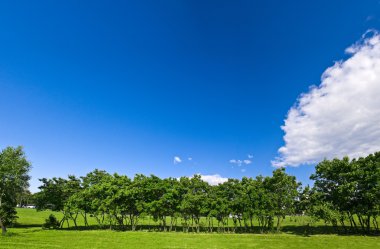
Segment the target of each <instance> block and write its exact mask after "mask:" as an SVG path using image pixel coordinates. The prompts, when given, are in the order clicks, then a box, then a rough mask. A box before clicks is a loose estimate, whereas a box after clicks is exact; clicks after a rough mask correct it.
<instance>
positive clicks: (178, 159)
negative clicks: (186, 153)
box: [173, 156, 182, 164]
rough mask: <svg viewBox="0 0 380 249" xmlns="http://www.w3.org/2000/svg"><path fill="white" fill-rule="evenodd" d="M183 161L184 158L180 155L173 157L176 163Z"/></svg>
mask: <svg viewBox="0 0 380 249" xmlns="http://www.w3.org/2000/svg"><path fill="white" fill-rule="evenodd" d="M181 162H182V160H181V158H180V157H179V156H175V157H174V159H173V163H174V164H178V163H181Z"/></svg>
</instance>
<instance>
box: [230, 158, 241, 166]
mask: <svg viewBox="0 0 380 249" xmlns="http://www.w3.org/2000/svg"><path fill="white" fill-rule="evenodd" d="M230 163H232V164H236V165H237V166H239V167H240V166H241V165H242V164H243V161H242V160H236V159H231V160H230Z"/></svg>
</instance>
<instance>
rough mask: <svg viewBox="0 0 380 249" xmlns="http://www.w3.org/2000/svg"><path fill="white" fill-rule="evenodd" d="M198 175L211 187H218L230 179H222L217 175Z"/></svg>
mask: <svg viewBox="0 0 380 249" xmlns="http://www.w3.org/2000/svg"><path fill="white" fill-rule="evenodd" d="M198 175H200V176H201V179H202V180H203V181H205V182H208V183H209V184H210V185H218V184H221V183H223V182H226V181H228V178H225V177H221V176H220V175H219V174H215V175H202V174H198Z"/></svg>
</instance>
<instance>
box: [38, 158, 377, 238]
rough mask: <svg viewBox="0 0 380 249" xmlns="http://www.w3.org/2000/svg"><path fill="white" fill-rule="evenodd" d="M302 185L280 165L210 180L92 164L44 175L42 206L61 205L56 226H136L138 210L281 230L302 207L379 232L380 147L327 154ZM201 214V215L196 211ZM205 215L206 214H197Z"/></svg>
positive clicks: (203, 225)
mask: <svg viewBox="0 0 380 249" xmlns="http://www.w3.org/2000/svg"><path fill="white" fill-rule="evenodd" d="M311 179H313V180H314V181H315V184H314V187H312V188H310V187H309V186H307V187H305V188H302V187H301V184H300V183H298V182H297V180H296V178H295V177H294V176H290V175H288V174H287V173H286V172H285V169H283V168H280V169H276V170H274V171H273V175H272V176H267V177H263V176H257V177H256V178H247V177H244V178H242V180H237V179H228V181H227V182H224V183H222V184H219V185H217V186H211V185H209V184H208V183H207V182H205V181H203V180H202V179H201V177H200V176H199V175H194V176H193V177H181V178H180V179H175V178H166V179H160V178H159V177H157V176H154V175H151V176H145V175H141V174H139V175H136V176H135V177H134V178H133V179H130V178H128V177H127V176H124V175H118V174H113V175H111V174H109V173H107V172H105V171H101V170H94V171H93V172H90V173H88V174H87V175H86V176H84V177H80V178H77V177H75V176H69V177H68V179H62V178H52V179H45V178H44V179H41V181H42V186H41V187H40V190H41V191H40V192H39V193H37V194H36V196H35V197H36V204H37V207H38V208H39V209H47V208H49V209H52V210H54V211H61V212H63V214H64V216H63V219H62V220H61V221H60V226H62V225H63V223H64V222H65V221H66V222H68V221H69V220H72V221H73V223H74V225H75V227H77V218H78V216H79V215H81V216H83V218H84V221H85V225H86V226H88V222H87V217H88V216H89V215H90V216H91V217H95V219H96V220H97V222H98V225H99V226H100V227H109V228H118V229H122V230H127V229H128V230H136V228H137V227H138V226H139V219H140V218H141V217H145V216H150V217H152V218H153V219H154V220H155V221H158V222H159V224H160V225H159V228H160V229H161V230H162V231H171V230H173V229H177V228H178V227H179V228H181V229H183V231H185V232H187V231H195V232H199V231H201V230H202V231H208V232H212V231H218V232H223V231H226V230H228V231H229V232H234V231H237V230H238V231H244V232H250V231H252V230H253V223H254V222H253V221H254V220H255V221H256V224H258V225H257V226H258V228H259V229H260V230H261V231H270V230H280V228H281V222H282V221H283V219H284V218H285V217H286V216H292V215H298V216H300V215H306V216H307V217H310V218H311V221H317V220H324V221H325V223H327V224H332V226H333V227H335V228H336V229H344V230H346V231H350V232H361V233H362V232H365V233H370V232H374V231H376V232H378V230H379V227H378V223H377V217H378V215H379V212H380V201H379V200H380V153H375V154H373V155H369V156H368V157H366V158H360V159H357V160H356V159H354V160H352V161H350V160H349V159H348V158H343V159H342V160H339V159H334V160H331V161H329V160H324V161H322V162H321V163H319V164H318V165H317V166H316V172H315V173H314V174H313V175H312V176H311ZM201 218H202V219H201ZM202 220H203V222H202Z"/></svg>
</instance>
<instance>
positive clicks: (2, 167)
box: [0, 147, 31, 234]
mask: <svg viewBox="0 0 380 249" xmlns="http://www.w3.org/2000/svg"><path fill="white" fill-rule="evenodd" d="M30 168H31V165H30V163H29V162H28V161H27V160H26V157H25V154H24V151H23V150H22V147H17V148H13V147H7V148H5V149H4V150H2V151H1V152H0V226H1V228H2V234H5V233H6V227H7V226H9V225H11V224H12V223H13V221H14V220H15V219H16V218H17V216H16V211H15V208H16V205H17V200H18V199H17V197H18V196H20V195H21V194H22V193H23V192H25V190H26V189H27V187H28V180H29V178H30V177H29V175H28V173H29V170H30Z"/></svg>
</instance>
